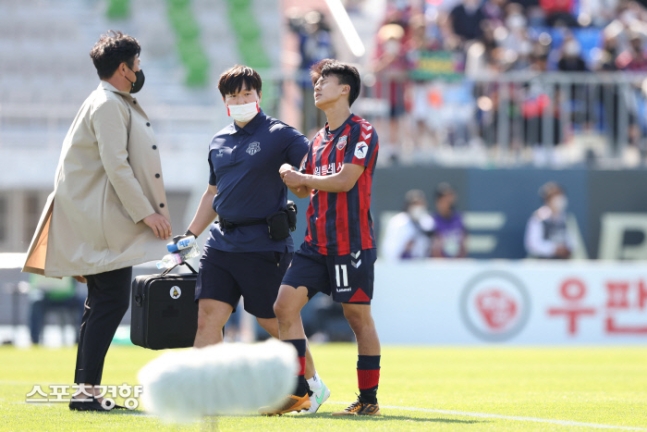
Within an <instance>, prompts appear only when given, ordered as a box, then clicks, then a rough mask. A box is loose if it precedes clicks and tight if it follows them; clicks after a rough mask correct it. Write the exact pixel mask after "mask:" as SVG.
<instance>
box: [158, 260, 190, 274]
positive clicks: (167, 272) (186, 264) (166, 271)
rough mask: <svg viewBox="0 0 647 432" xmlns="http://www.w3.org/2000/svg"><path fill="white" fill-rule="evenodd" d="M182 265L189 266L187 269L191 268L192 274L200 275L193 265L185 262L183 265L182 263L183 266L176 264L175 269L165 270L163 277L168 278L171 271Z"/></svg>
mask: <svg viewBox="0 0 647 432" xmlns="http://www.w3.org/2000/svg"><path fill="white" fill-rule="evenodd" d="M181 265H185V266H187V267H188V268H189V270H191V272H192V273H193V274H198V272H197V271H195V269H194V268H193V267H191V264H189V263H188V262H186V261H185V262H183V263H181V264H175V265H174V266H173V267H171V268H167V269H166V270H164V271H163V272H162V276H166V275H167V274H169V273H170V272H171V271H173V270H174V269H175V267H177V266H181Z"/></svg>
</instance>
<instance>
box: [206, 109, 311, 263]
mask: <svg viewBox="0 0 647 432" xmlns="http://www.w3.org/2000/svg"><path fill="white" fill-rule="evenodd" d="M308 144H309V141H308V139H307V138H306V137H305V136H304V135H302V134H301V133H299V132H298V131H296V130H295V129H294V128H293V127H290V126H288V125H286V124H285V123H283V122H281V121H279V120H277V119H275V118H272V117H269V116H267V115H265V113H263V111H261V112H260V113H258V114H257V115H256V116H255V117H254V118H253V119H252V120H251V121H250V122H249V123H247V124H246V125H245V127H244V128H240V127H238V126H237V125H236V124H235V123H232V124H230V125H229V126H227V127H226V128H224V129H223V130H221V131H220V132H218V133H217V134H216V135H215V136H214V137H213V139H212V140H211V145H210V146H209V166H210V168H211V176H210V178H209V184H210V185H215V186H217V187H218V194H217V195H216V197H215V198H214V200H213V209H214V210H215V211H216V213H218V215H220V216H221V217H222V218H223V219H225V220H227V221H228V222H232V223H242V222H245V221H250V220H254V219H265V218H266V217H267V216H269V215H271V214H273V213H276V212H278V211H280V210H282V209H285V205H286V202H287V195H288V192H287V187H286V186H285V184H284V183H283V180H282V179H281V176H280V174H279V168H280V167H281V165H283V164H284V163H289V164H290V165H292V166H299V165H300V164H301V161H302V160H303V157H304V156H305V154H306V153H307V152H308ZM207 246H208V247H212V248H214V249H218V250H222V251H225V252H266V251H275V252H285V251H286V248H287V250H288V251H289V252H292V251H293V250H294V243H293V242H292V238H291V237H288V238H287V239H285V240H279V241H276V240H272V239H271V238H270V236H269V233H268V229H267V224H259V225H249V226H241V227H236V228H234V229H232V230H229V231H227V232H225V233H223V232H222V231H221V229H220V225H218V224H213V226H212V228H211V236H210V238H209V240H207Z"/></svg>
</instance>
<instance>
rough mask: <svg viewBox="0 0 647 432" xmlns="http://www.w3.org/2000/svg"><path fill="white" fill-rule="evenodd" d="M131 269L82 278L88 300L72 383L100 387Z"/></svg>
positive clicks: (123, 310) (125, 303)
mask: <svg viewBox="0 0 647 432" xmlns="http://www.w3.org/2000/svg"><path fill="white" fill-rule="evenodd" d="M132 272H133V269H132V267H126V268H122V269H119V270H113V271H109V272H105V273H99V274H96V275H91V276H86V277H85V278H86V279H87V280H88V298H87V299H86V300H85V310H84V312H83V318H82V320H81V330H80V331H79V347H78V352H77V355H76V371H75V374H74V382H75V383H77V384H82V383H85V384H93V385H98V384H101V375H102V373H103V361H104V360H105V358H106V354H107V353H108V348H109V347H110V342H112V338H113V337H114V336H115V332H116V331H117V327H118V326H119V323H120V322H121V319H122V318H123V317H124V315H125V314H126V311H127V310H128V304H129V300H130V283H131V280H132Z"/></svg>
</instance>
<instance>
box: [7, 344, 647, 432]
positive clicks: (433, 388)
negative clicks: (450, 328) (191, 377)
mask: <svg viewBox="0 0 647 432" xmlns="http://www.w3.org/2000/svg"><path fill="white" fill-rule="evenodd" d="M355 349H356V348H355V346H354V345H352V344H326V345H313V353H314V355H315V361H316V363H317V369H318V371H319V373H320V375H321V377H322V378H323V379H324V381H325V382H326V384H327V385H328V386H329V387H330V388H331V391H332V396H331V399H330V401H331V402H336V403H329V404H324V405H323V406H322V408H321V410H320V413H318V414H317V415H316V416H310V417H296V416H283V417H272V418H265V417H259V416H242V417H220V418H218V419H215V421H214V422H213V423H210V424H207V423H196V424H191V425H186V426H177V425H168V424H164V423H162V422H160V421H159V420H157V419H155V418H152V417H149V416H145V415H142V414H143V413H142V412H140V411H135V412H127V413H125V414H121V413H119V414H118V413H116V412H114V413H109V414H96V413H76V412H74V413H73V412H70V411H69V410H68V408H67V404H60V403H54V404H48V405H36V404H27V403H25V395H26V394H27V393H28V392H29V391H30V390H31V389H32V386H33V385H34V384H41V385H42V386H43V387H44V388H45V385H48V384H69V383H71V380H72V378H73V367H74V360H75V355H76V351H75V349H73V348H64V349H44V348H38V349H27V350H23V349H14V348H10V347H2V348H0V365H1V367H0V431H5V430H10V431H33V430H39V431H71V430H97V431H99V430H101V431H106V430H114V431H147V430H155V431H167V430H168V431H212V430H213V431H235V430H259V431H260V430H262V431H284V430H313V431H330V430H339V431H353V432H355V431H369V430H370V431H380V430H384V431H418V430H439V431H445V430H451V431H454V430H457V431H463V430H465V431H472V430H473V431H481V430H486V431H487V430H492V431H495V430H496V431H501V430H503V431H506V430H510V431H545V430H589V429H590V428H587V427H584V426H582V427H573V426H560V425H557V424H539V423H532V422H524V421H516V420H511V419H499V418H485V417H483V418H478V417H469V416H463V415H451V414H442V413H432V412H424V411H408V410H405V409H397V408H389V409H384V410H383V414H384V415H383V416H382V417H380V418H352V419H348V418H343V419H340V418H332V417H331V416H330V413H331V412H333V411H337V410H340V409H342V408H343V405H340V403H341V402H343V401H347V402H350V401H352V400H354V399H355V393H356V392H357V389H356V385H357V378H356V374H355V366H356V358H357V357H356V351H355ZM158 355H159V353H157V352H154V351H148V350H144V349H142V348H136V347H113V348H111V349H110V351H109V353H108V358H107V359H106V370H105V372H104V379H103V381H104V384H122V383H124V382H126V383H129V384H133V385H134V384H137V381H136V375H137V371H138V370H139V369H140V368H141V367H142V366H143V365H144V364H146V363H147V362H148V361H149V360H151V359H153V358H155V357H156V356H158ZM646 360H647V348H625V347H605V348H435V347H434V348H422V347H393V346H390V347H385V348H384V349H383V353H382V371H381V375H382V376H381V383H380V389H379V393H378V397H379V401H380V404H381V405H384V406H390V407H405V408H421V409H427V410H446V411H459V412H464V413H489V414H499V415H503V416H517V417H533V418H543V419H553V420H566V421H574V422H582V423H595V424H605V425H617V426H638V427H646V428H647V410H646V409H645V407H646V406H647V361H646ZM171 391H172V390H171Z"/></svg>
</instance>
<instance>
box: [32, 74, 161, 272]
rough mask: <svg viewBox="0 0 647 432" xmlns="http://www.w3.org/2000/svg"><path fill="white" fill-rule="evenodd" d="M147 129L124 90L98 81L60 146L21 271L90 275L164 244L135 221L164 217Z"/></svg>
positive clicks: (157, 251)
mask: <svg viewBox="0 0 647 432" xmlns="http://www.w3.org/2000/svg"><path fill="white" fill-rule="evenodd" d="M166 203H167V201H166V193H165V192H164V181H163V177H162V165H161V161H160V155H159V149H158V147H157V143H156V141H155V136H154V134H153V128H152V127H151V124H150V122H149V120H148V117H147V116H146V113H144V111H143V110H142V108H141V107H140V106H139V103H138V102H137V100H136V99H135V98H133V97H132V96H131V95H130V94H129V93H126V92H121V91H119V90H117V89H116V88H115V87H113V86H112V85H111V84H109V83H107V82H105V81H101V83H100V84H99V87H98V88H97V89H96V90H95V91H94V92H92V94H91V95H90V96H89V97H88V98H87V99H86V100H85V102H84V103H83V106H81V109H80V110H79V112H78V113H77V115H76V118H75V119H74V122H73V123H72V126H71V127H70V130H69V131H68V133H67V136H66V137H65V141H64V142H63V149H62V151H61V157H60V160H59V163H58V168H57V173H56V179H55V185H54V192H52V194H51V195H50V196H49V197H48V199H47V203H46V205H45V209H44V210H43V213H42V215H41V218H40V221H39V223H38V227H37V229H36V233H35V234H34V238H33V239H32V241H31V245H30V246H29V250H28V252H27V259H26V261H25V265H24V267H23V271H24V272H29V273H37V274H44V275H45V276H53V277H61V276H77V275H93V274H97V273H103V272H107V271H111V270H116V269H120V268H124V267H129V266H132V265H137V264H141V263H144V262H147V261H153V260H156V259H160V258H161V257H162V256H163V255H164V254H165V252H166V248H165V243H166V242H165V241H164V240H161V239H157V238H156V237H155V235H154V234H153V232H152V231H151V229H150V228H149V227H148V226H146V225H145V224H144V222H143V221H142V219H144V218H145V217H146V216H149V215H151V214H153V213H155V212H157V213H160V214H161V215H163V216H165V217H167V218H169V220H170V216H169V212H168V207H167V204H166Z"/></svg>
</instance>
